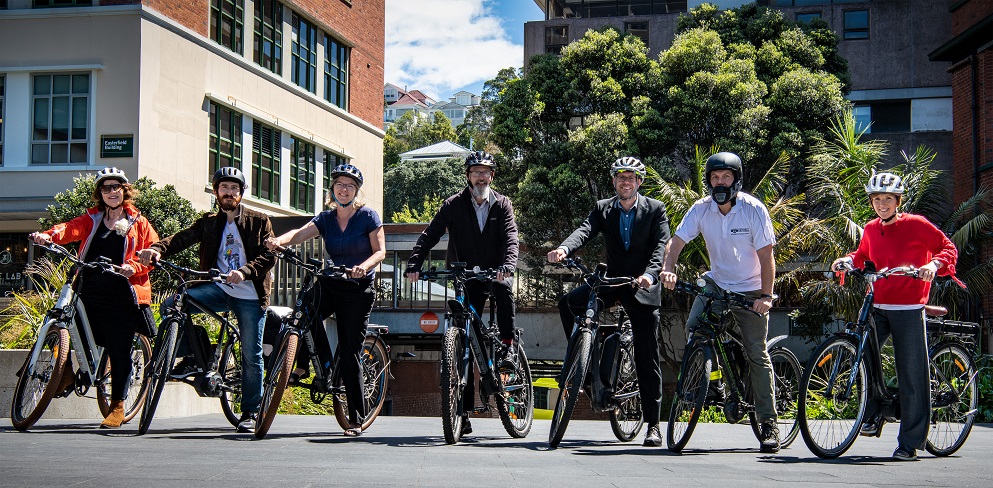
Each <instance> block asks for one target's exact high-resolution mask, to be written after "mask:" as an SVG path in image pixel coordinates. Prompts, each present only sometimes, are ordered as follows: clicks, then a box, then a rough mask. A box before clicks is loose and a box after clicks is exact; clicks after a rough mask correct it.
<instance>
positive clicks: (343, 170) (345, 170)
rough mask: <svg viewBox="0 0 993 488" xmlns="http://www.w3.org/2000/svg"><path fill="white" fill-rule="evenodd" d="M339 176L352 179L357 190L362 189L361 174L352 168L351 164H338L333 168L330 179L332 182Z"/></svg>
mask: <svg viewBox="0 0 993 488" xmlns="http://www.w3.org/2000/svg"><path fill="white" fill-rule="evenodd" d="M339 176H347V177H349V178H352V179H353V180H355V181H357V182H358V184H359V188H362V183H363V182H364V180H363V179H362V172H361V171H359V169H358V168H356V167H355V166H352V165H351V164H347V163H346V164H339V165H338V166H335V167H334V169H332V170H331V179H332V180H333V179H335V178H337V177H339Z"/></svg>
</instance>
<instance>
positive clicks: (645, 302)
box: [548, 157, 669, 447]
mask: <svg viewBox="0 0 993 488" xmlns="http://www.w3.org/2000/svg"><path fill="white" fill-rule="evenodd" d="M610 175H611V177H612V178H613V183H614V190H615V191H616V192H617V195H616V196H615V197H613V198H608V199H605V200H600V201H599V202H597V204H596V208H594V209H593V211H592V212H590V215H589V216H588V217H587V218H586V221H585V222H583V224H582V225H580V226H579V228H578V229H576V230H575V231H574V232H573V233H572V235H570V236H569V237H568V238H567V239H566V240H565V241H563V242H562V244H561V245H560V246H559V247H558V248H557V249H555V250H553V251H551V252H549V253H548V262H551V263H557V262H559V261H561V260H563V259H565V258H566V257H567V256H569V255H571V254H573V253H575V252H576V251H577V250H579V249H580V248H581V247H583V246H584V245H585V244H586V243H587V242H589V241H590V239H592V238H594V237H596V235H597V234H601V233H602V234H603V237H604V240H605V247H606V252H607V276H631V277H636V279H637V283H636V284H637V288H613V289H603V290H600V292H599V298H600V299H601V301H602V303H603V304H605V305H607V306H609V305H611V304H613V303H614V301H616V300H620V302H621V305H623V306H624V310H625V311H626V312H627V314H628V317H630V319H631V327H632V329H633V332H634V362H635V368H636V369H637V370H638V389H639V390H640V392H641V409H642V412H643V415H644V417H645V423H647V424H648V432H647V433H646V435H645V444H644V445H646V446H653V447H657V446H661V445H662V435H661V432H660V431H659V416H660V410H661V406H662V367H661V363H660V357H659V346H658V338H659V334H658V328H659V327H658V326H659V305H660V303H661V286H660V283H661V282H660V280H659V273H660V272H661V271H662V262H663V259H664V257H665V245H666V243H667V242H668V241H669V221H668V218H667V217H666V214H665V206H664V205H663V204H662V202H660V201H658V200H655V199H652V198H647V197H644V196H642V195H640V194H639V193H638V189H639V188H640V187H641V183H642V181H643V180H644V178H645V165H644V164H643V163H642V162H641V161H639V160H638V159H636V158H632V157H624V158H620V159H618V160H617V161H615V162H614V164H613V165H612V166H611V168H610ZM590 291H591V290H590V288H589V286H587V285H581V286H578V287H576V288H575V289H573V290H572V291H571V292H569V293H568V294H566V295H565V296H563V297H562V300H561V301H559V314H560V315H561V318H562V327H563V328H564V329H565V334H566V337H569V336H570V335H571V334H572V328H573V324H574V323H575V317H576V315H578V314H581V313H583V312H584V311H585V309H586V304H587V302H588V299H589V296H590Z"/></svg>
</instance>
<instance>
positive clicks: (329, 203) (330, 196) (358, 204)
mask: <svg viewBox="0 0 993 488" xmlns="http://www.w3.org/2000/svg"><path fill="white" fill-rule="evenodd" d="M341 177H345V178H348V179H349V180H351V181H352V182H354V183H355V198H353V199H352V203H351V205H352V206H354V207H355V208H356V209H359V208H362V207H364V206H365V202H364V201H362V200H361V199H360V198H359V195H360V194H361V192H362V187H361V186H360V185H359V182H358V181H356V180H355V178H352V177H351V176H345V175H338V176H335V177H334V179H333V180H331V188H328V191H327V193H325V194H324V207H325V208H327V209H328V210H334V209H336V208H338V202H336V201H334V184H335V183H336V182H337V181H338V179H339V178H341Z"/></svg>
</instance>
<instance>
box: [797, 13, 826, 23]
mask: <svg viewBox="0 0 993 488" xmlns="http://www.w3.org/2000/svg"><path fill="white" fill-rule="evenodd" d="M819 18H821V13H820V12H808V13H803V14H796V21H797V23H800V24H809V23H811V22H813V21H814V20H816V19H819Z"/></svg>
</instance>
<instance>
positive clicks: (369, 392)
mask: <svg viewBox="0 0 993 488" xmlns="http://www.w3.org/2000/svg"><path fill="white" fill-rule="evenodd" d="M275 254H276V255H277V256H279V257H280V258H281V259H283V260H285V261H287V262H289V263H292V264H294V265H296V266H298V267H300V268H301V269H303V270H304V271H305V273H304V279H303V283H302V285H301V287H300V291H299V292H298V293H297V300H296V303H295V306H294V308H292V309H289V308H286V307H269V310H270V311H272V312H273V313H274V314H275V315H276V317H278V321H279V331H278V333H277V335H276V340H275V344H277V345H278V347H275V348H273V351H272V353H270V355H269V359H268V361H267V363H266V368H265V371H266V374H265V378H264V379H263V380H262V403H261V405H260V407H259V420H258V422H257V423H256V424H255V437H257V438H259V439H262V438H263V437H265V435H266V434H267V433H268V432H269V427H270V426H271V425H272V421H273V419H275V417H276V413H277V412H278V410H279V404H280V402H281V401H282V398H283V392H284V391H285V390H286V386H287V385H288V384H289V377H290V374H291V373H292V372H293V365H294V364H295V362H296V360H297V357H296V355H297V348H298V346H299V343H300V341H301V340H302V341H303V345H304V347H303V348H302V349H301V350H302V351H303V353H304V354H306V355H307V360H308V361H309V362H310V363H311V365H312V366H313V368H314V379H312V380H311V382H310V383H303V382H299V383H297V386H301V387H303V388H307V389H309V390H310V399H311V401H313V402H314V403H317V404H320V403H322V402H323V401H324V399H325V398H326V397H327V395H328V394H331V395H333V403H332V407H333V408H334V416H335V420H337V422H338V425H340V426H341V428H342V429H348V428H349V421H348V399H347V397H346V395H345V386H344V382H343V380H342V379H341V374H340V369H339V361H340V360H341V352H340V351H337V352H332V357H331V358H327V360H326V359H325V358H321V357H320V355H319V354H318V352H317V351H318V349H317V343H316V342H315V335H314V332H313V328H314V327H323V326H324V324H323V322H322V321H321V319H320V316H319V314H318V306H319V304H320V300H319V298H318V297H319V293H317V292H316V291H317V289H316V288H315V287H316V286H317V284H318V283H317V277H318V276H324V277H328V278H331V279H338V280H344V281H352V282H354V281H355V280H353V279H351V278H349V277H348V269H347V268H346V267H345V266H335V265H333V264H332V265H331V266H328V267H324V262H322V261H321V260H318V259H312V258H311V259H307V260H306V261H304V259H303V258H301V257H300V255H298V254H297V253H296V252H294V251H293V250H291V249H285V248H284V249H281V250H279V251H278V252H275ZM388 330H389V329H388V327H386V326H382V325H374V324H370V325H369V326H368V329H367V331H366V338H365V341H364V342H363V344H362V353H361V357H360V359H361V363H362V383H363V385H362V388H363V398H364V401H365V407H366V408H365V410H366V416H365V418H364V419H362V430H365V429H368V428H369V426H371V425H372V423H373V422H374V421H375V420H376V417H378V416H379V413H380V412H381V411H382V409H383V404H384V403H385V402H386V388H387V386H388V385H389V378H390V370H389V367H390V360H389V346H387V345H386V343H385V342H384V341H383V338H382V337H381V335H382V334H386V333H387V331H388ZM317 337H322V338H323V337H324V335H318V336H317Z"/></svg>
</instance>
